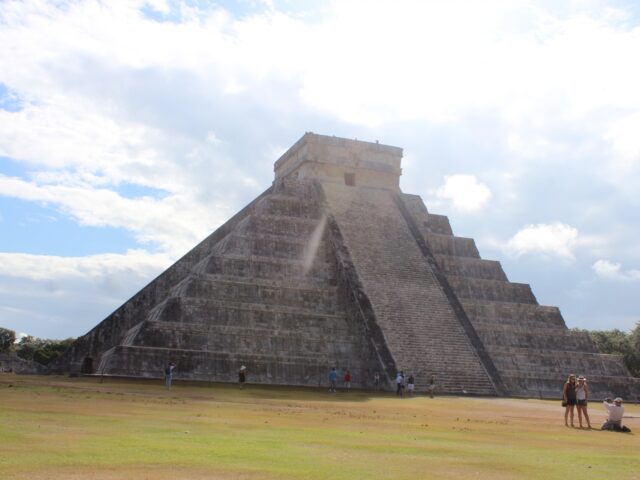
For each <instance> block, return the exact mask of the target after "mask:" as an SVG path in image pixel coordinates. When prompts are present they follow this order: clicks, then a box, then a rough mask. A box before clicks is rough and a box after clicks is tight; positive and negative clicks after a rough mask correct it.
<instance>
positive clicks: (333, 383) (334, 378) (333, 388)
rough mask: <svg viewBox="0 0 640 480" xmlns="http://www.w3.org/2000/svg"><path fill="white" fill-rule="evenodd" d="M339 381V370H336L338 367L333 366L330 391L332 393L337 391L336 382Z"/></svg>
mask: <svg viewBox="0 0 640 480" xmlns="http://www.w3.org/2000/svg"><path fill="white" fill-rule="evenodd" d="M337 381H338V372H336V367H333V368H331V371H330V372H329V391H330V392H331V393H336V382H337Z"/></svg>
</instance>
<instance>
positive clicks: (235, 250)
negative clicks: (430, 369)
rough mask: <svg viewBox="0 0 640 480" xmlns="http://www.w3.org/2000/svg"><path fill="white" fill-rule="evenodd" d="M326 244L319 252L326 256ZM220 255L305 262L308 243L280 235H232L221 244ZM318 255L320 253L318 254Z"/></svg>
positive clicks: (322, 244) (321, 246) (323, 244)
mask: <svg viewBox="0 0 640 480" xmlns="http://www.w3.org/2000/svg"><path fill="white" fill-rule="evenodd" d="M326 248H327V247H326V244H325V243H324V242H321V244H320V247H319V248H318V250H317V252H319V255H321V256H322V255H324V254H326ZM220 253H222V254H227V253H231V254H235V255H244V256H253V255H259V256H270V257H272V258H286V259H291V260H301V261H304V259H305V255H306V253H307V241H306V240H305V239H294V238H292V237H281V236H278V235H261V236H251V235H242V234H239V233H235V232H234V233H232V234H230V235H229V236H227V237H226V238H225V239H224V241H223V242H222V243H221V247H220ZM317 254H318V253H317Z"/></svg>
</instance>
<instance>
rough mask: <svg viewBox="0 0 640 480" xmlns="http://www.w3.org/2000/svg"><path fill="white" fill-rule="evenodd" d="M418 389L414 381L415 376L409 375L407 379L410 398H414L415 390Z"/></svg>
mask: <svg viewBox="0 0 640 480" xmlns="http://www.w3.org/2000/svg"><path fill="white" fill-rule="evenodd" d="M414 388H416V384H415V381H414V379H413V375H409V378H408V379H407V394H408V395H409V396H413V389H414Z"/></svg>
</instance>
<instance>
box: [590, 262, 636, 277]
mask: <svg viewBox="0 0 640 480" xmlns="http://www.w3.org/2000/svg"><path fill="white" fill-rule="evenodd" d="M591 268H593V270H594V271H595V272H596V274H597V275H598V276H599V277H601V278H604V279H607V280H622V281H638V280H640V270H622V265H621V264H620V263H614V262H610V261H609V260H603V259H600V260H598V261H596V262H595V263H594V264H593V265H592V266H591Z"/></svg>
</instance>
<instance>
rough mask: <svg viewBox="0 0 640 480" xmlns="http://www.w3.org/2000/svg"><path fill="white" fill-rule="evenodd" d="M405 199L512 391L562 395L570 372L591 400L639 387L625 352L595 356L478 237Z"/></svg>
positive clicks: (579, 335) (586, 340) (586, 338)
mask: <svg viewBox="0 0 640 480" xmlns="http://www.w3.org/2000/svg"><path fill="white" fill-rule="evenodd" d="M402 199H403V202H404V203H405V204H406V205H407V208H408V210H409V211H410V212H411V215H412V217H413V218H414V221H415V223H416V225H418V228H419V229H420V232H421V234H422V236H423V237H424V239H425V241H426V243H427V244H428V246H429V247H430V248H431V249H432V251H433V252H434V258H435V261H436V264H437V266H438V269H439V270H440V271H441V272H442V273H443V274H444V275H445V276H446V278H447V281H448V283H449V285H450V286H451V288H452V289H453V291H454V293H455V295H456V296H457V298H458V300H459V301H460V304H461V305H462V307H463V309H464V311H465V313H466V315H467V317H468V318H469V320H470V321H471V323H472V324H473V326H474V329H475V330H476V332H477V333H478V336H479V338H480V339H481V341H482V343H483V345H484V347H485V350H486V351H487V353H488V354H489V356H490V357H491V360H492V361H493V363H494V365H495V366H496V368H497V370H498V372H499V375H500V378H501V380H502V381H503V382H504V384H505V386H506V388H507V390H508V393H509V394H510V395H512V396H534V397H541V398H553V397H556V398H559V397H560V396H561V391H562V385H563V383H564V381H565V380H566V378H567V375H568V374H569V373H576V374H583V375H585V376H586V377H587V378H588V382H589V385H590V388H591V392H592V396H594V398H599V397H605V396H609V395H612V394H615V395H625V394H626V395H633V392H634V391H635V389H637V385H636V383H635V382H634V381H633V380H632V379H630V377H629V372H628V371H627V369H626V368H625V366H624V364H623V363H622V361H621V359H620V357H617V356H612V355H601V354H598V353H597V352H596V349H595V347H594V345H593V343H592V342H591V339H590V338H589V336H588V335H587V334H585V333H582V332H574V331H571V330H568V329H567V327H566V325H565V322H564V320H563V319H562V315H561V314H560V311H559V310H558V309H557V308H555V307H546V306H541V305H539V304H538V302H537V300H536V298H535V296H534V295H533V292H532V291H531V288H530V286H529V285H526V284H519V283H512V282H509V281H508V279H507V276H506V275H505V273H504V271H503V270H502V268H501V266H500V264H499V262H495V261H489V260H483V259H481V258H480V255H479V254H478V250H477V248H476V246H475V243H474V242H473V240H471V239H467V238H461V237H455V236H454V235H453V232H452V231H451V227H450V225H449V222H448V220H447V218H446V217H444V216H442V215H432V214H430V213H428V211H427V209H426V207H424V204H423V203H422V200H421V199H420V197H417V196H415V195H402Z"/></svg>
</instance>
